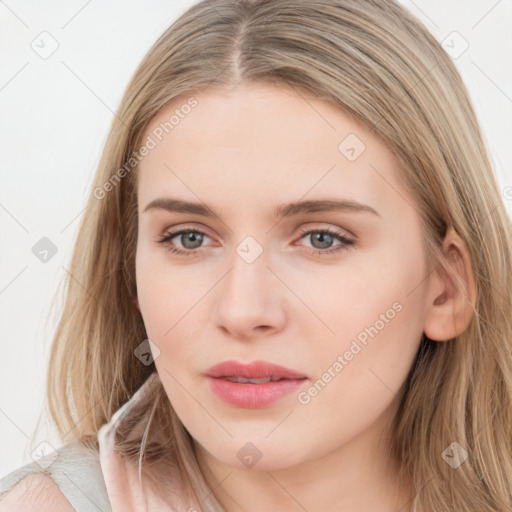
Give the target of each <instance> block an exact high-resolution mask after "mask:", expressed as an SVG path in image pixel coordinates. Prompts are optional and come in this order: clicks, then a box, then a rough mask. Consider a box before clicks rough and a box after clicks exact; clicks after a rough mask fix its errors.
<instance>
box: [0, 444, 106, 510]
mask: <svg viewBox="0 0 512 512" xmlns="http://www.w3.org/2000/svg"><path fill="white" fill-rule="evenodd" d="M56 456H57V458H56V459H55V457H56ZM54 459H55V460H54ZM46 466H47V467H46ZM34 473H43V474H44V475H46V476H48V477H50V478H51V479H52V480H53V481H54V482H55V483H56V484H57V486H58V487H59V489H60V491H61V492H62V494H63V495H64V496H65V497H66V498H67V500H68V501H69V502H70V503H71V505H72V506H73V508H74V509H75V510H76V512H92V511H94V512H112V508H111V506H110V501H109V497H108V493H107V488H106V486H105V481H104V479H103V473H102V470H101V465H100V461H99V452H98V451H97V450H95V449H94V448H92V447H89V446H86V445H83V444H82V443H72V444H67V445H64V446H63V447H61V448H58V449H57V453H55V452H53V453H50V454H48V455H46V456H44V457H41V458H40V459H38V460H37V461H35V462H30V463H28V464H26V465H24V466H21V467H19V468H17V469H15V470H14V471H12V472H11V473H9V474H7V475H6V476H4V477H3V478H2V479H0V503H1V500H2V496H3V495H4V494H5V493H7V492H8V491H10V490H11V489H12V488H13V487H14V486H15V485H16V484H17V483H18V482H19V481H20V480H22V479H23V478H24V477H26V476H28V475H32V474H34Z"/></svg>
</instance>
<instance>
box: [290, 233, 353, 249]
mask: <svg viewBox="0 0 512 512" xmlns="http://www.w3.org/2000/svg"><path fill="white" fill-rule="evenodd" d="M303 238H306V239H308V238H309V240H310V242H311V245H312V248H313V251H312V252H313V253H314V254H317V255H326V254H327V255H329V254H333V253H336V252H339V251H346V250H349V249H352V248H353V246H354V244H355V241H354V240H351V239H350V238H347V237H346V236H345V235H344V234H343V233H341V232H338V231H335V230H332V229H309V230H307V228H305V230H304V231H303V232H302V236H301V237H300V240H302V239H303ZM336 240H337V241H338V242H340V243H339V244H338V245H335V246H332V244H333V242H334V241H336Z"/></svg>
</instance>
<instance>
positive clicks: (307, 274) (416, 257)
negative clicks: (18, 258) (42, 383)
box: [0, 0, 512, 512]
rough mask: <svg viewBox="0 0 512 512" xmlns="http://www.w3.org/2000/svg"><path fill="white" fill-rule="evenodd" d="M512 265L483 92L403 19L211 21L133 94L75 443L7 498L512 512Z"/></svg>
mask: <svg viewBox="0 0 512 512" xmlns="http://www.w3.org/2000/svg"><path fill="white" fill-rule="evenodd" d="M511 262H512V240H511V223H510V219H509V218H508V217H507V214H506V212H505V209H504V205H503V200H502V198H501V196H500V193H499V190H498V187H497V185H496V181H495V178H494V176H493V173H492V169H491V167H490V165H489V161H488V157H487V155H486V150H485V147H484V144H483V142H482V137H481V133H480V129H479V127H478V123H477V120H476V117H475V114H474V111H473V108H472V106H471V103H470V101H469V98H468V94H467V91H466V89H465V87H464V85H463V83H462V81H461V79H460V76H459V75H458V73H457V71H456V69H455V67H454V65H453V63H452V61H451V60H450V58H449V57H448V55H447V54H445V53H444V51H443V50H442V48H441V46H440V45H439V43H437V42H436V40H435V39H434V38H433V37H432V36H431V35H430V34H429V33H428V31H427V30H426V29H425V28H424V27H423V26H421V24H420V23H419V22H418V21H417V20H416V19H414V18H413V17H412V16H411V15H410V14H409V13H408V12H407V11H406V10H405V9H404V8H402V7H400V6H399V5H398V4H395V3H394V2H386V3H381V2H374V1H364V2H361V1H357V2H356V1H355V0H354V1H351V0H315V1H314V2H311V1H306V0H300V1H297V0H295V1H291V0H285V1H279V2H276V1H272V0H262V1H249V0H245V1H240V0H236V1H235V0H207V1H203V2H200V3H198V4H197V5H195V6H193V7H192V8H190V9H189V10H188V11H187V12H186V13H184V14H183V15H182V16H181V17H180V18H179V19H178V20H177V21H176V22H175V23H174V24H173V25H172V26H171V27H170V28H169V29H168V30H167V31H166V32H165V33H164V34H163V36H162V37H161V38H160V39H159V40H158V41H157V42H156V44H155V45H154V47H153V48H152V49H151V50H150V51H149V53H148V54H147V56H146V57H145V59H144V60H143V62H142V63H141V65H140V66H139V69H138V70H137V72H136V73H135V76H134V78H133V79H132V81H131V83H130V84H129V86H128V88H127V91H126V93H125V95H124V98H123V100H122V103H121V106H120V107H119V110H118V112H117V116H116V119H114V123H113V126H112V129H111V132H110V135H109V138H108V140H107V143H106V147H105V150H104V154H103V157H102V160H101V163H100V166H99V169H98V172H97V174H96V178H95V182H94V185H93V190H92V193H91V197H90V200H89V203H88V207H87V210H86V212H85V214H84V217H83V220H82V225H81V229H80V232H79V235H78V239H77V242H76V248H75V252H74V259H73V262H72V268H71V271H70V274H71V275H72V276H73V277H72V278H71V279H70V280H69V282H68V290H67V301H66V306H65V309H64V312H63V316H62V319H61V322H60V325H59V328H58V330H57V333H56V335H55V340H54V344H53V349H52V353H51V360H50V366H49V388H48V397H49V405H50V408H51V412H52V416H53V419H54V420H55V422H56V424H57V426H58V428H59V431H60V433H61V435H64V434H67V439H66V441H67V444H66V445H64V446H63V447H62V448H61V449H60V450H59V453H58V458H57V459H56V460H50V459H47V460H46V463H43V466H45V465H47V464H48V466H47V467H46V468H45V469H44V471H43V470H42V469H41V464H39V466H38V465H37V463H34V464H31V465H30V466H29V467H24V468H20V469H19V470H18V471H17V472H15V473H14V474H11V475H8V476H7V477H6V478H4V480H3V481H2V484H3V487H2V490H3V491H4V493H5V492H6V491H8V490H10V489H13V490H12V491H11V492H8V493H7V494H5V497H4V499H3V500H2V502H0V503H1V504H2V505H3V506H4V509H5V510H18V509H19V507H20V506H21V505H23V506H27V507H28V506H29V505H30V504H31V503H33V502H34V499H33V498H32V501H31V498H30V496H31V495H33V493H32V494H31V492H32V491H33V490H39V491H41V490H42V491H43V494H42V496H43V498H39V500H38V501H37V504H38V510H46V509H48V510H49V509H50V507H51V509H52V510H68V509H69V506H70V505H71V506H73V507H74V508H75V509H76V510H91V503H93V504H94V506H95V507H96V508H99V509H100V510H110V509H111V510H114V511H121V510H188V511H192V510H204V511H206V510H208V511H220V510H225V511H228V512H232V511H238V510H245V511H256V510H258V511H259V510H290V511H291V510H309V511H314V510H336V511H338V512H339V511H342V512H343V511H349V510H358V511H364V510H379V511H384V512H387V511H395V510H402V511H414V512H420V511H432V510H435V511H472V512H474V511H475V510H478V511H495V512H496V511H500V512H502V511H505V510H510V507H511V506H512V500H511V483H512V467H511V460H512V457H511V452H512V447H511V443H510V437H509V433H510V428H511V426H512V409H511V406H510V398H511V396H512V395H511V381H510V375H511V371H512V354H511V350H510V345H511V344H510V341H511V340H512V327H511V322H510V318H511V313H512V305H511V304H512V303H511V300H510V290H511V289H512V268H511V265H512V263H511ZM53 459H55V457H53ZM78 468H80V469H78ZM45 474H46V476H44V475H45ZM27 475H31V476H28V477H27ZM24 477H27V478H24ZM16 484H17V485H16ZM15 486H16V487H15ZM52 500H53V501H52ZM16 507H18V508H16ZM66 507H67V508H66Z"/></svg>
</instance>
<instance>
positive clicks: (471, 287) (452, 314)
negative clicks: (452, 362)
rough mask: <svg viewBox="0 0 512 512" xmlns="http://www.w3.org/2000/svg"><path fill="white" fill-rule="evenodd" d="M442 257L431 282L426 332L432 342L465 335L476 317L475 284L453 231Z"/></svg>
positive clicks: (466, 255) (467, 258)
mask: <svg viewBox="0 0 512 512" xmlns="http://www.w3.org/2000/svg"><path fill="white" fill-rule="evenodd" d="M443 258H444V261H445V265H446V266H447V267H448V269H449V271H447V269H445V268H444V267H443V265H442V264H441V262H439V264H438V266H437V268H436V270H435V271H434V272H433V273H432V275H431V277H430V279H429V283H430V289H429V293H428V297H427V299H428V303H427V310H426V313H425V323H424V332H425V335H426V336H427V337H428V338H429V339H431V340H433V341H448V340H450V339H452V338H455V337H456V336H458V335H459V334H461V333H462V332H464V331H465V330H466V329H467V327H468V326H469V324H470V322H471V319H472V317H473V314H474V305H475V301H476V285H475V280H474V274H473V268H472V265H471V258H470V255H469V251H468V250H467V247H466V244H465V243H464V241H463V240H462V239H461V238H460V236H459V235H458V234H457V233H456V232H455V231H454V230H453V228H452V229H450V230H449V232H448V234H447V235H446V237H445V240H444V243H443Z"/></svg>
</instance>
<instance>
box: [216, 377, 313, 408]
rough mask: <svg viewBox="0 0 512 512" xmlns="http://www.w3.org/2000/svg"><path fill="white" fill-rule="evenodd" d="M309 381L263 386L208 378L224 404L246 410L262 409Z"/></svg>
mask: <svg viewBox="0 0 512 512" xmlns="http://www.w3.org/2000/svg"><path fill="white" fill-rule="evenodd" d="M306 380H307V379H283V380H276V381H271V382H264V383H262V384H250V383H248V384H240V383H237V382H231V381H229V380H225V379H222V378H216V377H208V381H209V383H210V388H211V389H212V391H213V392H214V393H215V394H216V395H217V396H218V397H219V398H220V399H222V400H224V402H227V403H228V404H231V405H234V406H236V407H243V408H246V409H260V408H262V407H265V406H267V405H269V404H271V403H272V402H275V401H276V400H279V399H280V398H282V397H284V396H286V395H288V394H290V393H292V392H294V391H297V389H298V388H300V387H301V386H302V385H303V384H304V381H306Z"/></svg>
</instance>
